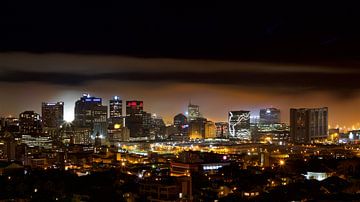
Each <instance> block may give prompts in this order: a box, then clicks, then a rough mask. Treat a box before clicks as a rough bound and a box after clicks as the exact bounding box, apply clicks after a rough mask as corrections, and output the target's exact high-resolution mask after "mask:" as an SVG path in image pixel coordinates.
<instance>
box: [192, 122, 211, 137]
mask: <svg viewBox="0 0 360 202" xmlns="http://www.w3.org/2000/svg"><path fill="white" fill-rule="evenodd" d="M206 122H207V120H206V119H205V118H197V119H195V120H193V121H191V122H190V123H189V138H190V139H204V138H205V125H206Z"/></svg>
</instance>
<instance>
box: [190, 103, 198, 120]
mask: <svg viewBox="0 0 360 202" xmlns="http://www.w3.org/2000/svg"><path fill="white" fill-rule="evenodd" d="M197 118H201V114H200V107H199V106H198V105H194V104H191V103H189V105H188V121H189V122H190V121H194V120H196V119H197Z"/></svg>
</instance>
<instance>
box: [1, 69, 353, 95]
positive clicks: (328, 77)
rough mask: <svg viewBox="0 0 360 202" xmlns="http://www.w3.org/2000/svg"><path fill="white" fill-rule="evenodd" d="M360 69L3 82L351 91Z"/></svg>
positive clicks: (30, 75)
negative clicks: (125, 82)
mask: <svg viewBox="0 0 360 202" xmlns="http://www.w3.org/2000/svg"><path fill="white" fill-rule="evenodd" d="M359 76H360V72H351V73H341V74H339V73H338V74H334V73H324V72H276V73H274V72H244V71H243V72H240V71H212V72H192V71H179V72H121V73H119V72H113V73H98V74H80V73H70V72H68V73H65V72H64V73H58V72H29V71H3V72H2V73H1V74H0V82H12V83H22V82H40V83H46V84H60V85H84V84H87V83H89V82H93V81H105V80H112V81H136V82H163V81H165V82H175V83H198V84H216V85H218V84H225V85H238V86H241V87H258V88H264V89H269V88H272V89H274V90H278V91H279V90H281V91H286V92H288V93H291V92H298V93H301V92H304V91H315V90H324V91H330V92H336V93H343V94H349V93H351V92H352V91H355V90H359V89H360V83H359V82H358V77H359Z"/></svg>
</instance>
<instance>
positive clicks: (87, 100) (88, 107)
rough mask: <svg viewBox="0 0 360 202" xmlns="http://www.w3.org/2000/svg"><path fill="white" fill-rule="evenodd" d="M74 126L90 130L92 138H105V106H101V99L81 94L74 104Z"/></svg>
mask: <svg viewBox="0 0 360 202" xmlns="http://www.w3.org/2000/svg"><path fill="white" fill-rule="evenodd" d="M74 125H75V126H76V127H84V128H90V129H91V136H92V138H95V137H96V136H97V135H98V136H99V137H101V138H107V106H104V105H102V99H101V98H97V97H91V96H90V95H89V94H83V96H82V97H81V98H80V99H79V100H78V101H76V103H75V120H74Z"/></svg>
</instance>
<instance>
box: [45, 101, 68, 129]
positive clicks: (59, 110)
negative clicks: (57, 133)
mask: <svg viewBox="0 0 360 202" xmlns="http://www.w3.org/2000/svg"><path fill="white" fill-rule="evenodd" d="M41 115H42V117H41V118H42V124H43V126H44V127H49V128H59V127H60V125H61V124H62V123H63V122H64V102H57V103H47V102H43V103H42V104H41Z"/></svg>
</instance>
